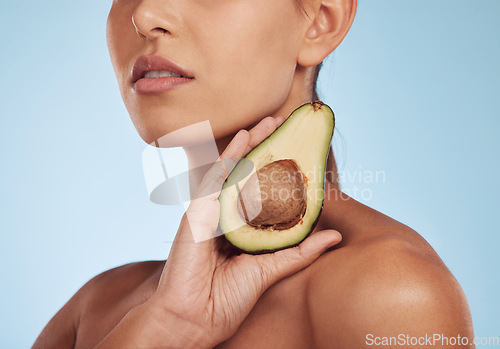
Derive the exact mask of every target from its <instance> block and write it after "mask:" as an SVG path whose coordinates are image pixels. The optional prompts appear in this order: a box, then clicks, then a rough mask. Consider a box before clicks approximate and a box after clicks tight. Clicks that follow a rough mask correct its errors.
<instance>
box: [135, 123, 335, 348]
mask: <svg viewBox="0 0 500 349" xmlns="http://www.w3.org/2000/svg"><path fill="white" fill-rule="evenodd" d="M283 120H284V118H272V117H267V118H265V119H263V120H262V121H261V122H260V123H259V124H257V125H256V126H255V127H254V128H253V129H251V130H250V131H246V130H241V131H239V132H238V133H237V134H236V136H235V137H234V138H233V140H232V141H231V143H230V144H229V145H228V146H227V148H226V149H225V150H224V152H223V153H222V155H221V156H220V158H219V160H220V161H221V162H217V163H216V164H215V165H214V166H212V168H211V169H210V170H209V171H208V172H207V174H206V175H205V177H204V178H203V180H202V182H201V184H200V186H199V192H203V193H205V192H208V193H209V194H207V195H200V196H195V197H197V198H196V199H195V200H193V201H192V202H191V203H190V206H189V207H188V209H187V211H186V213H185V214H184V216H183V218H182V220H181V224H180V226H179V229H178V231H177V235H176V237H175V240H174V242H173V244H172V248H171V250H170V255H169V257H168V259H167V261H166V263H165V267H164V269H163V272H162V275H161V278H160V282H159V285H158V289H157V291H156V292H155V293H154V295H153V296H152V297H151V298H150V299H149V300H148V301H146V303H144V304H143V306H142V308H143V309H146V311H147V313H148V314H149V316H150V317H151V316H152V317H155V320H154V322H155V327H156V328H157V329H158V331H159V332H162V333H155V334H154V336H152V334H151V331H148V337H150V338H151V337H153V338H155V339H154V341H155V342H154V343H152V342H148V345H149V344H150V345H151V346H153V345H161V346H162V347H164V346H165V345H167V346H168V345H169V340H170V341H172V340H173V339H172V338H173V336H177V338H176V339H175V340H176V343H181V342H182V340H184V341H185V342H183V344H179V345H181V346H182V347H189V346H190V345H191V346H192V347H194V346H199V347H213V346H215V345H217V344H219V343H221V342H223V341H224V340H226V339H228V338H229V337H231V336H232V335H233V334H234V333H235V332H236V330H237V329H238V327H239V326H240V324H241V323H242V322H243V320H244V319H245V317H246V316H247V315H248V314H249V313H250V311H251V309H252V308H253V307H254V305H255V304H256V302H257V300H258V299H259V297H260V296H261V295H262V294H263V293H264V291H265V290H266V289H268V288H269V287H270V286H271V285H273V284H274V283H276V282H277V281H279V280H281V279H283V278H285V277H286V276H289V275H292V274H294V273H296V272H297V271H299V270H301V269H303V268H305V267H307V266H308V265H309V264H311V263H312V262H313V261H314V260H316V259H317V258H318V257H319V256H320V255H321V254H322V253H323V252H324V251H325V250H326V249H327V248H329V247H331V246H333V245H335V244H337V243H339V242H340V240H341V236H340V234H339V233H338V232H336V231H333V230H325V231H321V232H316V233H314V234H311V235H310V236H309V237H308V238H307V239H305V240H304V241H303V242H302V243H301V244H299V245H298V246H296V247H292V248H288V249H285V250H281V251H278V252H275V253H269V254H263V255H256V256H254V255H248V254H240V255H232V254H231V253H230V252H229V251H228V250H227V249H226V250H223V249H221V242H223V240H222V241H221V239H224V238H223V237H219V238H212V239H208V240H204V241H201V242H194V238H193V232H194V231H195V230H196V234H198V235H199V234H203V235H205V236H216V235H217V229H218V221H219V210H220V207H219V201H218V197H219V194H220V189H221V187H222V184H223V182H224V180H225V178H226V177H227V175H228V174H229V173H230V172H231V170H232V168H225V169H224V170H223V171H221V170H220V165H221V164H222V165H226V161H224V160H225V159H226V160H227V159H230V158H233V159H234V158H242V157H244V156H245V155H246V154H247V153H248V152H249V151H250V150H252V149H253V148H254V147H255V146H257V145H258V144H259V143H260V142H262V141H263V140H264V139H265V138H266V137H267V136H268V135H270V134H271V133H272V132H273V131H274V130H275V129H276V128H277V127H278V126H279V124H281V122H283ZM233 166H234V164H233ZM214 186H216V187H217V188H218V189H216V190H211V189H212V188H213V187H214ZM207 189H209V190H207ZM188 217H189V220H188ZM193 217H194V219H193ZM172 323H177V324H178V325H179V326H176V330H175V332H176V333H173V331H172V329H171V328H168V326H169V324H172ZM162 324H164V325H162ZM163 326H165V327H163ZM179 328H181V330H179ZM182 329H184V330H185V331H186V332H185V333H179V332H182V331H183V330H182ZM194 338H196V342H197V343H195V339H194ZM179 341H180V342H179ZM143 343H146V342H143Z"/></svg>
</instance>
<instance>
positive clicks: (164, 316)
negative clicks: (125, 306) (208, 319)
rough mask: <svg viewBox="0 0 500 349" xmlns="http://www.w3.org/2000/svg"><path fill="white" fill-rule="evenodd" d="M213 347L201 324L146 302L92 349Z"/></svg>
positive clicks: (130, 313) (202, 348)
mask: <svg viewBox="0 0 500 349" xmlns="http://www.w3.org/2000/svg"><path fill="white" fill-rule="evenodd" d="M216 344H217V343H213V342H212V341H211V339H210V338H209V337H208V336H207V335H206V331H205V329H204V328H202V327H201V326H200V325H197V324H193V323H191V322H189V321H187V320H185V319H182V318H180V317H179V316H177V315H176V314H174V313H172V312H168V311H165V309H163V308H162V307H160V306H157V305H156V304H155V303H154V302H149V301H146V302H145V303H143V304H141V305H139V306H137V307H135V308H133V309H131V310H130V311H129V312H128V313H127V315H125V316H124V317H123V319H122V320H121V321H120V323H119V324H118V325H117V326H116V327H115V328H114V329H113V331H111V332H110V333H109V334H108V336H106V338H104V339H103V340H102V342H100V343H99V344H98V345H97V346H96V347H95V348H94V349H106V348H122V349H126V348H134V349H137V348H141V349H147V348H162V349H174V348H182V349H184V348H186V349H208V348H213V347H214V346H215V345H216Z"/></svg>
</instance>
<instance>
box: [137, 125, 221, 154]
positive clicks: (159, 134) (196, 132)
mask: <svg viewBox="0 0 500 349" xmlns="http://www.w3.org/2000/svg"><path fill="white" fill-rule="evenodd" d="M137 130H138V132H139V135H140V136H141V138H142V139H143V140H144V142H146V143H147V144H149V145H151V146H154V147H158V148H174V147H186V146H193V145H199V144H205V143H210V144H211V143H215V135H214V133H213V131H212V127H211V124H210V121H209V120H205V121H201V122H197V123H194V124H191V125H188V126H183V127H180V128H168V129H164V130H162V131H159V130H158V129H149V128H137Z"/></svg>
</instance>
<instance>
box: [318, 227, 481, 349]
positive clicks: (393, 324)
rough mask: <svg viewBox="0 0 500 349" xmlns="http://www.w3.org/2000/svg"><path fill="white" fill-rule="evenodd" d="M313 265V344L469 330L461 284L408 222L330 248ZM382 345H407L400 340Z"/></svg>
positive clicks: (359, 343)
mask: <svg viewBox="0 0 500 349" xmlns="http://www.w3.org/2000/svg"><path fill="white" fill-rule="evenodd" d="M312 267H313V268H312V270H311V273H310V282H309V285H310V286H309V290H308V302H309V312H310V317H311V322H312V324H311V325H312V327H313V328H314V333H315V336H314V337H315V342H316V345H317V347H320V348H321V347H329V346H328V343H331V341H332V340H335V342H336V343H338V345H339V347H341V348H342V347H345V348H352V347H365V346H367V345H374V344H376V342H377V340H378V344H379V345H380V344H381V343H382V342H381V340H383V339H384V338H385V337H387V336H398V335H400V334H401V335H408V336H410V337H417V338H419V337H421V336H424V337H425V336H426V335H428V336H432V335H433V334H440V335H449V336H450V337H452V336H457V334H460V336H469V337H472V336H473V329H472V322H471V319H470V311H469V306H468V303H467V299H466V297H465V295H464V293H463V291H462V288H461V287H460V285H459V283H458V282H457V280H456V279H455V277H454V276H453V275H452V274H451V272H450V271H449V270H448V268H447V267H446V266H445V264H444V263H443V261H442V260H441V259H440V258H439V256H438V255H437V254H436V252H435V251H434V250H433V249H432V247H431V246H430V245H429V244H428V243H427V242H426V241H425V240H424V239H423V238H422V237H420V235H419V234H417V233H416V232H414V231H412V230H411V229H409V228H407V229H406V228H391V229H390V230H389V231H387V232H384V233H381V234H377V235H376V237H374V238H371V239H368V240H366V241H363V242H360V243H357V244H352V245H348V246H345V247H342V248H339V249H337V250H334V251H331V252H329V253H327V254H325V255H323V256H322V257H320V259H318V261H317V262H315V263H314V264H313V266H312ZM384 336H385V337H384ZM405 338H407V337H405ZM370 340H372V342H369V341H370ZM383 344H386V345H388V344H390V345H391V347H392V348H398V345H401V347H409V345H408V343H406V342H404V341H400V342H397V343H395V342H393V343H383ZM419 344H422V343H419ZM424 344H428V343H424ZM465 347H467V346H464V348H465Z"/></svg>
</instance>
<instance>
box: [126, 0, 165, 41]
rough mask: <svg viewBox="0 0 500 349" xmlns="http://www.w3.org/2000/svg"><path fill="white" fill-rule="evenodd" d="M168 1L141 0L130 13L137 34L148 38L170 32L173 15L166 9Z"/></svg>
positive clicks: (151, 38)
mask: <svg viewBox="0 0 500 349" xmlns="http://www.w3.org/2000/svg"><path fill="white" fill-rule="evenodd" d="M167 3H169V1H165V0H142V1H140V3H139V5H138V6H137V7H136V8H135V10H134V12H133V14H132V23H133V24H134V27H135V30H136V32H137V34H139V35H140V36H142V37H145V38H147V39H150V40H154V39H157V38H159V37H162V36H164V35H166V34H172V28H173V27H174V19H175V17H174V16H173V15H172V13H171V11H169V10H168V8H169V5H168V4H167Z"/></svg>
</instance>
